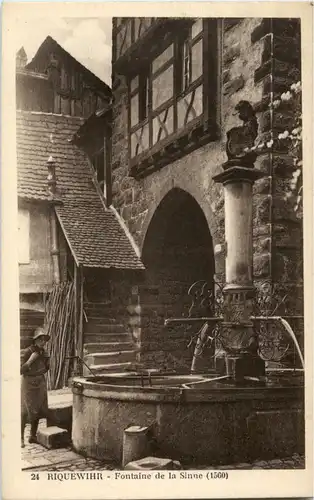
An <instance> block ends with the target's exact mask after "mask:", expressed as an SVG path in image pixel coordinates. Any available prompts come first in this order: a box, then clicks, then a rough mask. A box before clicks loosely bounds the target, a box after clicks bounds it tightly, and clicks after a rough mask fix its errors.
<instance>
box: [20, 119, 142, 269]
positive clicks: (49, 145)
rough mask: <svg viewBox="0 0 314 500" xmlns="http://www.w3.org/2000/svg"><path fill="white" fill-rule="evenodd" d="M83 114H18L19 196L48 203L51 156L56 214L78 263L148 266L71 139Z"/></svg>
mask: <svg viewBox="0 0 314 500" xmlns="http://www.w3.org/2000/svg"><path fill="white" fill-rule="evenodd" d="M82 123H83V120H82V119H81V118H77V117H72V116H64V115H54V114H49V113H39V112H28V111H18V112H17V164H18V195H19V197H21V198H24V199H28V200H34V201H35V200H42V201H45V200H47V201H49V199H50V196H49V193H48V190H47V173H48V172H47V166H46V163H47V160H48V157H49V156H52V157H53V159H54V160H55V162H56V176H57V189H58V196H59V197H60V199H61V204H60V205H57V206H56V212H57V216H58V218H59V220H60V223H61V226H62V228H63V231H64V233H65V236H66V238H67V240H68V242H69V245H70V246H71V249H72V251H73V254H74V257H75V258H76V260H77V262H78V263H79V264H82V265H83V266H86V267H103V268H110V267H112V268H118V269H143V268H144V266H143V264H142V262H141V261H140V258H139V257H138V256H137V252H136V251H135V247H134V243H133V241H132V240H131V237H130V236H129V235H128V234H127V232H126V230H125V229H124V228H123V226H122V224H121V222H120V220H119V219H118V216H117V215H116V213H115V211H114V210H112V209H111V208H105V206H104V204H103V201H102V199H101V197H100V195H99V194H98V192H97V189H96V187H95V185H94V183H93V179H92V170H91V167H90V165H89V163H88V160H87V157H86V156H85V154H84V153H83V152H82V151H80V150H79V149H78V148H77V147H76V146H75V145H74V144H72V143H71V142H70V141H71V139H72V137H73V134H74V133H75V132H76V131H77V129H78V128H79V126H80V125H81V124H82Z"/></svg>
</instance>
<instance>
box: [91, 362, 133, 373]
mask: <svg viewBox="0 0 314 500" xmlns="http://www.w3.org/2000/svg"><path fill="white" fill-rule="evenodd" d="M132 366H134V362H133V363H132V362H127V363H106V364H103V365H89V368H90V369H91V370H92V371H93V373H95V374H97V375H101V374H102V373H120V372H124V371H127V369H131V368H132ZM83 375H84V376H85V375H91V373H90V371H89V370H88V368H87V367H86V366H85V367H84V368H83Z"/></svg>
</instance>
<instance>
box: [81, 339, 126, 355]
mask: <svg viewBox="0 0 314 500" xmlns="http://www.w3.org/2000/svg"><path fill="white" fill-rule="evenodd" d="M133 348H134V345H133V342H131V341H130V342H89V343H88V344H84V351H85V352H86V354H92V353H94V352H112V351H118V350H119V349H121V350H122V351H132V350H133Z"/></svg>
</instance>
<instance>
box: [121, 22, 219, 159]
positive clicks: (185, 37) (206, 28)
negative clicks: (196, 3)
mask: <svg viewBox="0 0 314 500" xmlns="http://www.w3.org/2000/svg"><path fill="white" fill-rule="evenodd" d="M202 20H203V25H202V29H201V31H199V32H197V33H196V35H195V36H194V38H192V26H193V25H192V24H191V25H190V26H188V27H185V29H184V32H183V34H180V35H173V36H172V37H170V38H168V39H167V43H166V44H163V45H162V47H160V48H159V50H158V52H155V53H154V54H152V55H151V57H150V60H149V62H148V63H147V64H146V67H145V69H144V72H145V74H146V75H147V76H148V99H147V113H146V115H145V118H144V119H143V120H140V113H139V112H138V123H136V124H133V125H132V124H131V98H132V97H133V96H134V95H136V93H137V92H138V95H139V96H140V72H137V73H133V74H130V75H129V82H128V103H129V113H128V132H129V134H128V136H129V161H130V166H131V167H132V166H134V165H136V164H137V163H140V162H141V159H142V158H145V157H147V156H149V155H151V154H154V153H155V152H156V151H158V150H159V149H162V148H163V147H164V146H165V145H167V144H168V143H170V142H173V141H175V140H176V139H177V138H180V137H182V135H185V134H186V133H188V132H189V131H190V130H191V129H195V128H197V127H198V126H200V125H204V124H206V122H207V121H208V120H209V119H210V117H211V116H214V120H215V121H216V123H217V117H216V114H217V111H218V103H217V93H218V88H217V87H218V85H217V80H218V76H219V75H218V61H217V63H216V65H214V66H215V67H214V69H215V70H216V71H215V72H214V75H215V76H214V78H213V81H214V82H213V83H214V85H213V87H214V92H215V96H210V95H209V93H210V91H211V87H212V86H211V85H209V67H210V60H212V56H214V58H216V59H218V58H219V44H218V34H219V31H218V20H217V19H216V20H214V19H210V20H208V19H204V18H203V19H202ZM195 21H198V19H196V20H195ZM213 22H214V23H215V24H214V28H215V29H214V39H213V36H212V34H210V23H213ZM210 38H211V40H210ZM200 40H202V59H203V60H202V74H201V75H200V76H199V77H197V78H196V79H195V80H192V48H193V47H194V46H195V45H196V44H197V43H199V42H200ZM211 41H212V42H214V43H213V46H212V48H211V57H209V58H207V56H208V51H209V48H210V43H211ZM171 44H173V46H174V48H173V55H172V57H170V58H169V59H168V60H167V61H166V62H164V63H163V64H162V65H161V66H160V67H158V69H157V70H156V71H155V72H154V73H153V71H152V68H153V61H154V60H155V59H156V58H157V57H158V56H159V55H161V54H162V53H163V52H164V51H165V50H166V49H167V48H168V47H169V46H170V45H171ZM184 44H187V45H188V50H189V82H188V85H187V86H186V88H184V85H183V56H184V51H183V46H184ZM211 62H212V61H211ZM171 65H173V69H174V71H173V73H174V75H173V95H172V97H171V98H169V99H168V100H166V101H164V102H163V103H162V104H160V105H159V106H158V107H156V108H154V109H153V106H152V82H153V80H154V79H155V78H156V77H157V76H159V75H160V74H161V73H163V72H164V71H166V69H168V67H170V66H171ZM136 77H138V79H139V83H138V90H134V89H133V90H131V81H132V80H133V79H134V78H136ZM201 85H202V86H203V91H202V94H203V98H202V99H203V102H202V105H203V109H202V113H201V114H200V115H199V116H197V117H196V118H195V119H193V120H191V121H189V122H188V123H187V124H186V125H185V126H183V127H180V128H178V113H177V106H178V101H179V100H180V99H182V98H184V97H185V96H186V95H187V94H189V93H191V92H193V91H195V90H196V89H197V88H198V87H199V86H201ZM213 99H214V101H215V102H214V108H213V109H209V107H210V106H212V105H213ZM139 106H140V99H139ZM171 106H173V114H174V116H173V132H172V133H171V134H169V136H167V137H165V138H163V139H161V140H159V141H157V142H156V143H155V144H153V141H152V135H153V120H154V118H156V116H157V115H159V114H160V113H162V112H163V111H164V110H165V109H167V108H170V107H171ZM142 116H143V115H142ZM146 124H148V127H149V146H148V148H147V149H146V150H145V151H142V152H141V153H140V154H135V155H133V156H132V153H131V137H132V135H133V134H134V133H135V132H136V131H138V130H140V129H142V128H143V127H144V126H145V125H146Z"/></svg>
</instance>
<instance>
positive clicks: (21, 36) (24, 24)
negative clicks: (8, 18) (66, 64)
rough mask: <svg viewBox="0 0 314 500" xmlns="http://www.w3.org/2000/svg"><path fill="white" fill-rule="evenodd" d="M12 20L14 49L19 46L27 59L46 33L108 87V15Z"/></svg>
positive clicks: (109, 72) (30, 57)
mask: <svg viewBox="0 0 314 500" xmlns="http://www.w3.org/2000/svg"><path fill="white" fill-rule="evenodd" d="M16 23H17V26H16V37H15V40H16V51H18V50H19V49H20V48H21V47H22V46H23V47H24V49H25V51H26V54H27V59H28V62H30V61H31V59H32V58H33V56H34V55H35V53H36V51H37V49H38V48H39V46H40V45H41V43H42V42H43V41H44V40H45V38H46V37H47V36H48V35H50V36H51V37H52V38H54V39H55V40H56V41H57V42H58V43H59V44H60V45H61V46H62V47H63V48H64V49H65V50H67V51H68V52H69V53H70V54H71V55H72V56H73V57H75V59H77V60H78V61H79V62H80V63H82V64H83V65H84V66H86V67H87V68H88V69H89V70H90V71H92V72H93V73H94V74H95V75H97V76H98V77H99V78H100V79H101V80H103V81H104V82H106V83H107V84H108V85H110V86H111V26H112V25H111V23H112V19H111V18H110V17H106V18H92V17H89V18H82V17H80V18H73V17H72V18H65V17H63V18H60V17H59V18H55V19H47V18H42V19H39V18H37V19H36V20H28V19H26V20H25V19H17V20H16Z"/></svg>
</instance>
